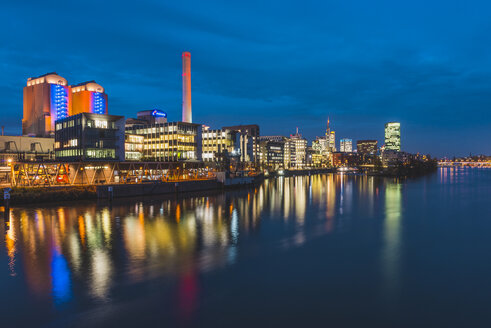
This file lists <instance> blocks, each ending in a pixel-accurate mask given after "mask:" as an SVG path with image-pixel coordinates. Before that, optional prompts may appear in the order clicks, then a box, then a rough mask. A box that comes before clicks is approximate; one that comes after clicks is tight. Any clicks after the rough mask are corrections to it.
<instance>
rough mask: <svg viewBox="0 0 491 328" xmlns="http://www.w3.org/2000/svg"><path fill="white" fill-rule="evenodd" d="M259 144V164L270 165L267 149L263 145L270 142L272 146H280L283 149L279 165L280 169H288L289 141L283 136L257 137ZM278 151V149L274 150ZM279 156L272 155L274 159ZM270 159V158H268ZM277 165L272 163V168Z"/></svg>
mask: <svg viewBox="0 0 491 328" xmlns="http://www.w3.org/2000/svg"><path fill="white" fill-rule="evenodd" d="M259 142H260V162H261V164H263V165H270V164H269V163H268V147H265V145H266V144H267V143H268V142H271V143H272V145H275V144H276V145H279V144H281V145H282V148H283V154H282V157H283V163H281V165H280V167H283V168H288V167H290V139H289V138H287V137H284V136H260V137H259ZM276 150H278V149H276ZM278 156H279V155H274V157H278ZM270 158H271V156H270ZM278 164H279V163H277V162H276V161H274V162H273V163H272V166H273V167H274V166H276V165H278Z"/></svg>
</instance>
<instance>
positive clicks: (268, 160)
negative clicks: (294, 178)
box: [259, 140, 286, 170]
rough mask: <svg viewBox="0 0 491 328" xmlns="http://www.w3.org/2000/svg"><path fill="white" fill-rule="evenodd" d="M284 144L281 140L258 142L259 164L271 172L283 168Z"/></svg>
mask: <svg viewBox="0 0 491 328" xmlns="http://www.w3.org/2000/svg"><path fill="white" fill-rule="evenodd" d="M285 144H286V143H285V142H284V141H283V140H281V141H272V140H261V141H260V142H259V145H260V149H261V154H260V158H261V159H260V161H261V164H262V165H263V166H265V167H268V168H271V169H273V170H277V169H279V168H283V167H284V163H285Z"/></svg>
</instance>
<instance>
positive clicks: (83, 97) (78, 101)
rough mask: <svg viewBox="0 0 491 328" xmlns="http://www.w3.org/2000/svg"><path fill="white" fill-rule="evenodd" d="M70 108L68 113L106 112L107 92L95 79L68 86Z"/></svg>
mask: <svg viewBox="0 0 491 328" xmlns="http://www.w3.org/2000/svg"><path fill="white" fill-rule="evenodd" d="M70 89H71V92H72V109H71V111H70V115H77V114H80V113H93V114H107V94H106V93H105V92H104V88H103V87H102V86H101V85H99V84H97V83H95V81H88V82H83V83H80V84H76V85H72V86H70Z"/></svg>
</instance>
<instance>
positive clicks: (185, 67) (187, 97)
mask: <svg viewBox="0 0 491 328" xmlns="http://www.w3.org/2000/svg"><path fill="white" fill-rule="evenodd" d="M182 121H183V122H187V123H192V122H193V115H192V111H191V53H189V52H183V53H182Z"/></svg>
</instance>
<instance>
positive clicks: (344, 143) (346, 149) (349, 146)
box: [339, 138, 353, 153]
mask: <svg viewBox="0 0 491 328" xmlns="http://www.w3.org/2000/svg"><path fill="white" fill-rule="evenodd" d="M339 151H340V152H342V153H351V152H352V151H353V141H352V140H351V139H346V138H344V139H341V140H340V141H339Z"/></svg>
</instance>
